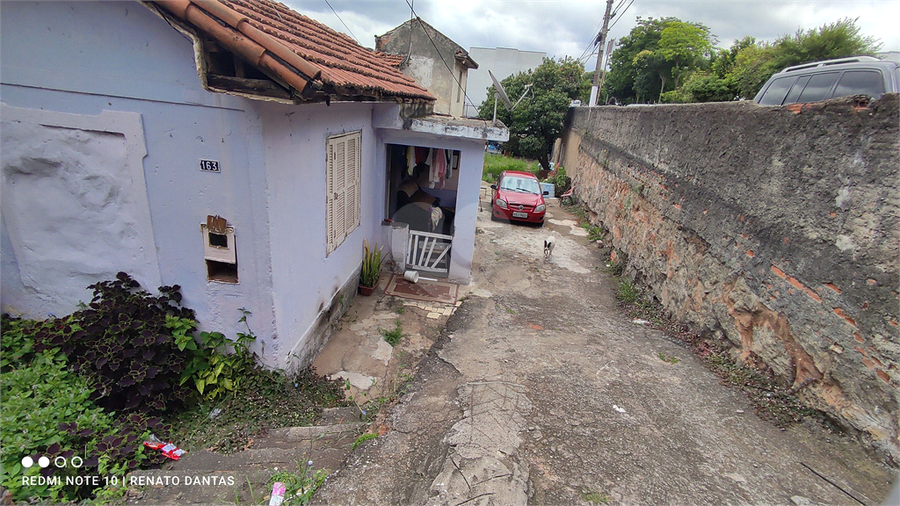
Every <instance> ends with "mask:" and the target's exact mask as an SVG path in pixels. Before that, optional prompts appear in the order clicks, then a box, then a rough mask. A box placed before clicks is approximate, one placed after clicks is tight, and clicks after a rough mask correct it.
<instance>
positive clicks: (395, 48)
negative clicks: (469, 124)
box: [375, 18, 478, 118]
mask: <svg viewBox="0 0 900 506" xmlns="http://www.w3.org/2000/svg"><path fill="white" fill-rule="evenodd" d="M375 50H376V51H382V52H385V53H388V54H390V55H399V56H401V57H402V58H399V59H398V60H397V61H398V62H399V68H400V71H401V72H403V73H404V74H406V75H407V76H409V77H412V78H413V79H415V80H416V82H417V83H419V84H420V85H422V86H424V87H425V88H427V89H428V91H429V92H430V93H431V94H432V95H434V96H435V97H436V98H437V101H436V102H435V103H434V112H435V114H446V115H449V116H453V117H455V118H460V117H462V115H463V102H464V101H465V97H466V83H467V81H468V72H469V70H470V69H477V68H478V64H477V63H475V60H473V59H472V58H471V57H470V56H469V53H468V52H467V51H466V50H465V49H463V48H462V46H460V45H459V44H457V43H456V42H453V41H452V40H450V39H449V38H448V37H447V36H446V35H444V34H442V33H441V32H439V31H437V30H436V29H435V28H434V27H433V26H431V25H429V24H428V23H426V22H424V21H422V20H421V19H420V18H416V19H411V20H409V21H407V22H405V23H403V24H402V25H400V26H398V27H397V28H394V29H393V30H391V31H389V32H387V33H386V34H384V35H382V36H380V37H379V36H376V37H375Z"/></svg>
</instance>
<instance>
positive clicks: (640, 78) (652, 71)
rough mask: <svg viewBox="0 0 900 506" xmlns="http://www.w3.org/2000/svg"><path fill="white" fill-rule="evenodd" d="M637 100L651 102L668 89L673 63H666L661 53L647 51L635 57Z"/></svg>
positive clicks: (633, 86) (635, 94) (635, 91)
mask: <svg viewBox="0 0 900 506" xmlns="http://www.w3.org/2000/svg"><path fill="white" fill-rule="evenodd" d="M632 68H633V69H634V72H635V75H634V84H633V85H632V89H633V90H634V96H635V99H636V100H637V101H638V102H642V101H650V100H653V99H656V98H657V97H659V96H660V95H661V94H662V92H663V91H664V90H665V89H666V79H667V78H668V77H669V74H671V72H672V65H671V62H668V61H666V59H665V58H663V57H662V55H661V54H660V52H659V51H650V50H649V49H645V50H643V51H641V52H640V53H638V54H637V56H635V57H634V62H633V67H632Z"/></svg>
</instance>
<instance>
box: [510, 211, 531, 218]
mask: <svg viewBox="0 0 900 506" xmlns="http://www.w3.org/2000/svg"><path fill="white" fill-rule="evenodd" d="M527 217H528V213H520V212H513V218H527Z"/></svg>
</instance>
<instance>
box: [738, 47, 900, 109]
mask: <svg viewBox="0 0 900 506" xmlns="http://www.w3.org/2000/svg"><path fill="white" fill-rule="evenodd" d="M898 91H900V64H898V63H897V62H893V61H884V60H879V59H878V58H873V57H871V56H854V57H852V58H841V59H838V60H826V61H820V62H813V63H805V64H803V65H794V66H793V67H788V68H786V69H784V70H782V71H781V72H779V73H777V74H775V75H773V76H772V77H770V78H769V80H768V81H766V84H765V85H763V87H762V89H761V90H759V93H757V94H756V97H754V98H753V101H754V102H756V103H757V104H759V105H787V104H793V103H797V102H800V103H806V102H817V101H819V100H827V99H829V98H837V97H846V96H849V95H868V96H870V97H872V99H873V100H874V99H878V98H880V97H881V95H883V94H885V93H897V92H898Z"/></svg>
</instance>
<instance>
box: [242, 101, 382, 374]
mask: <svg viewBox="0 0 900 506" xmlns="http://www.w3.org/2000/svg"><path fill="white" fill-rule="evenodd" d="M260 110H261V114H262V118H263V124H264V125H265V126H264V129H263V135H264V137H265V140H266V149H265V161H266V179H267V184H268V188H269V191H268V198H269V223H270V226H271V241H272V270H273V272H274V273H275V275H274V276H273V293H274V305H275V314H276V320H277V331H278V336H279V338H280V339H281V341H282V342H281V343H279V344H278V345H276V346H277V354H278V356H279V357H280V358H279V360H282V361H285V360H288V358H289V357H288V355H296V356H298V357H308V356H311V355H313V354H315V353H317V352H318V351H319V348H320V347H321V346H322V345H323V344H324V338H326V337H327V333H325V334H322V333H321V332H319V330H318V329H317V328H316V327H317V322H318V320H319V318H320V315H321V314H323V313H325V312H328V311H329V310H330V305H331V304H332V301H335V296H336V294H338V292H340V291H341V289H342V288H343V287H345V286H347V285H352V288H354V289H355V286H356V283H357V278H356V276H357V275H358V269H359V266H360V264H361V262H362V248H363V239H367V240H368V241H369V242H370V243H372V244H379V245H380V244H381V243H382V240H381V239H382V236H381V233H382V232H381V227H380V223H381V219H382V216H381V215H382V214H383V211H382V209H383V207H384V199H385V190H384V177H385V173H386V170H385V167H384V165H380V164H377V163H376V162H375V160H376V156H375V151H376V138H375V135H374V134H373V130H372V105H369V104H357V103H353V104H347V103H343V104H342V103H337V104H332V105H331V106H326V105H324V104H320V105H304V106H295V107H284V106H278V105H275V104H264V105H262V106H261V108H260ZM359 130H361V131H362V140H361V145H360V148H361V151H360V155H361V162H362V165H361V177H362V180H361V185H360V188H361V202H360V217H361V218H360V226H359V228H357V229H356V230H354V231H353V232H351V233H350V234H349V235H348V236H347V238H346V239H345V240H344V242H343V243H341V245H340V246H338V247H337V249H335V250H334V251H333V252H332V253H331V254H330V255H328V256H327V257H326V254H325V252H326V233H325V145H326V141H327V139H328V137H329V136H332V135H337V134H342V133H346V132H354V131H359ZM337 299H338V300H337V301H335V302H336V303H341V302H342V301H341V300H340V297H338V298H337ZM347 302H349V301H347ZM290 362H291V363H294V362H293V361H290ZM303 362H304V361H303V360H302V358H301V360H300V363H301V364H302V363H303ZM286 363H287V362H285V364H286Z"/></svg>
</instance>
